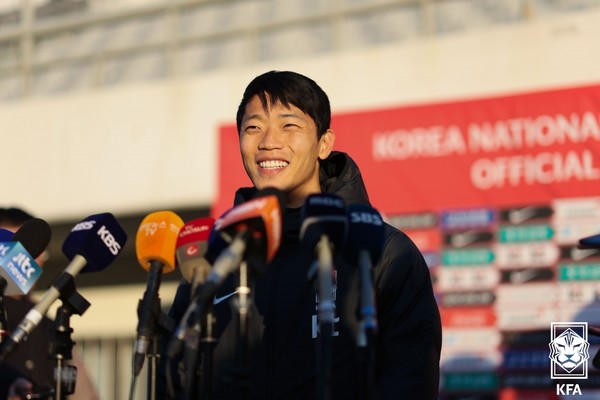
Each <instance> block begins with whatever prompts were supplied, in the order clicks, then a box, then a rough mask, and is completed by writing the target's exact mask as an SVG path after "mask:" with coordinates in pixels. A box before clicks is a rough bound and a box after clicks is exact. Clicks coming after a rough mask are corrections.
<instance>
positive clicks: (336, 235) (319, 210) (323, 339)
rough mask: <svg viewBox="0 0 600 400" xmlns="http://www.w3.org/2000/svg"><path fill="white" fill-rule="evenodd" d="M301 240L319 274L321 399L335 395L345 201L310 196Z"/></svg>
mask: <svg viewBox="0 0 600 400" xmlns="http://www.w3.org/2000/svg"><path fill="white" fill-rule="evenodd" d="M302 217H303V220H302V225H301V226H300V240H301V242H302V243H303V244H304V245H305V246H307V247H308V248H310V249H314V251H315V253H316V262H315V263H313V265H312V267H311V268H310V270H309V272H308V277H309V279H311V280H312V279H313V278H314V276H315V275H316V276H317V280H316V281H315V282H314V283H315V284H316V285H317V288H318V290H317V293H318V298H319V305H318V321H319V332H320V334H319V336H318V340H317V350H316V352H317V383H316V387H317V399H319V400H322V399H326V400H328V399H330V398H331V338H332V336H333V324H334V321H335V305H334V299H333V295H332V293H333V274H334V270H333V254H334V251H337V250H339V249H341V248H342V245H343V244H344V241H345V239H346V234H347V230H348V217H347V216H346V204H345V202H344V200H343V199H342V198H341V197H339V196H337V195H335V194H332V193H319V194H312V195H310V196H308V198H307V199H306V202H305V203H304V206H303V207H302Z"/></svg>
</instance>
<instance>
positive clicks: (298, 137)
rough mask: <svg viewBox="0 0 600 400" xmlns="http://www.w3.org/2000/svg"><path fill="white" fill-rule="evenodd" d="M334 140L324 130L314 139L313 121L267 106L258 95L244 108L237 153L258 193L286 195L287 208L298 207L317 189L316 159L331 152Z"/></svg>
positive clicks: (298, 112)
mask: <svg viewBox="0 0 600 400" xmlns="http://www.w3.org/2000/svg"><path fill="white" fill-rule="evenodd" d="M334 139H335V137H334V135H333V132H332V131H327V132H326V133H325V134H324V135H323V136H321V139H317V127H316V124H315V121H313V119H312V118H311V117H310V116H309V115H308V114H305V113H304V112H303V111H301V110H300V109H299V108H298V107H296V106H293V105H290V107H289V108H288V107H285V106H283V105H282V104H280V103H277V104H271V103H269V107H268V110H267V111H265V110H264V109H263V106H262V103H261V101H260V99H259V98H258V96H254V97H253V98H252V99H250V101H249V102H248V104H247V105H246V111H245V113H244V116H243V118H242V124H241V131H240V150H241V153H242V160H243V162H244V168H245V169H246V173H247V174H248V176H249V177H250V180H252V183H253V184H254V186H255V187H256V188H257V189H259V190H262V189H264V188H267V187H274V188H276V189H279V190H281V191H283V192H285V193H286V195H287V206H288V207H300V206H301V205H302V204H304V200H305V199H306V197H307V196H308V195H309V194H311V193H318V192H320V191H321V189H320V186H319V162H318V160H319V158H321V159H324V158H326V157H327V156H328V155H329V153H330V152H331V148H332V146H333V141H334Z"/></svg>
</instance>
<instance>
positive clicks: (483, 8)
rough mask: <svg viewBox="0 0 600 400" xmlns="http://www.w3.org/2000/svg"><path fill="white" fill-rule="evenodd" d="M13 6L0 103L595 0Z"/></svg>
mask: <svg viewBox="0 0 600 400" xmlns="http://www.w3.org/2000/svg"><path fill="white" fill-rule="evenodd" d="M40 2H42V3H40ZM16 4H19V5H20V8H18V9H14V10H9V11H6V10H0V99H2V100H19V99H22V98H25V97H28V96H32V95H39V94H43V95H53V94H59V93H64V92H69V91H72V90H78V89H90V88H100V87H107V86H113V85H118V84H122V83H126V82H133V81H140V80H156V79H166V78H171V77H179V76H185V75H190V74H197V73H202V72H205V71H210V70H214V69H222V68H229V67H234V66H239V65H243V64H244V65H247V64H251V63H256V62H262V61H267V60H274V59H282V58H287V57H294V56H311V55H318V54H324V53H328V52H337V51H344V50H348V49H353V48H360V47H366V46H373V45H377V44H383V43H392V42H399V41H403V40H404V41H405V40H414V39H418V38H421V37H427V36H432V35H438V34H448V33H451V32H455V31H462V30H466V29H474V28H482V27H486V26H489V25H492V24H499V23H514V22H519V21H524V20H527V19H532V18H537V17H541V16H544V15H547V14H551V13H556V12H565V11H569V10H578V9H582V8H585V7H594V6H598V5H599V4H600V0H579V1H576V2H573V1H570V0H500V1H499V0H328V1H325V0H321V1H317V0H303V1H297V0H278V1H275V0H179V1H174V0H168V1H164V0H161V1H154V2H150V1H149V0H146V1H137V0H129V1H128V2H125V1H123V0H121V1H119V0H38V1H35V2H34V0H22V1H21V2H20V3H16ZM128 4H129V5H130V6H129V7H127V6H126V5H128ZM290 43H293V46H290Z"/></svg>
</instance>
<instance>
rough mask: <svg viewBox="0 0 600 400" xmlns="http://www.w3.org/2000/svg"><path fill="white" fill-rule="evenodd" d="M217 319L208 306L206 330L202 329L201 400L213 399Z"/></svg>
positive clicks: (210, 306)
mask: <svg viewBox="0 0 600 400" xmlns="http://www.w3.org/2000/svg"><path fill="white" fill-rule="evenodd" d="M216 321H217V320H216V318H215V316H214V314H213V311H212V305H209V306H208V312H207V313H206V319H205V321H204V329H202V332H203V335H202V339H201V340H200V341H201V344H202V345H201V353H200V354H201V355H202V361H201V366H202V373H201V376H202V384H201V388H202V392H201V396H200V398H201V399H204V400H212V399H213V382H212V374H213V352H214V349H215V347H216V345H217V338H216V337H215V330H216Z"/></svg>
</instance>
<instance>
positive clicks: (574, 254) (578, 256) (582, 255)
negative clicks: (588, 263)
mask: <svg viewBox="0 0 600 400" xmlns="http://www.w3.org/2000/svg"><path fill="white" fill-rule="evenodd" d="M597 253H598V249H578V248H577V247H573V248H572V249H571V258H572V259H573V261H581V260H583V259H586V258H588V257H591V256H593V255H595V254H597Z"/></svg>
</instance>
